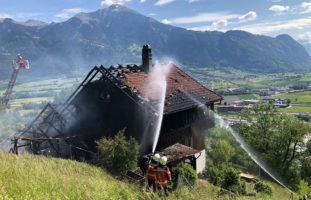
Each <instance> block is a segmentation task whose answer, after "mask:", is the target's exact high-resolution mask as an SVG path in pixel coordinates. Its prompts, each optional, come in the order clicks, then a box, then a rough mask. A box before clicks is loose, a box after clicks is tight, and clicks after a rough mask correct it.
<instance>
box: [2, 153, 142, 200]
mask: <svg viewBox="0 0 311 200" xmlns="http://www.w3.org/2000/svg"><path fill="white" fill-rule="evenodd" d="M0 160H1V162H0V169H1V170H0V199H143V198H141V196H140V193H139V192H138V191H139V189H138V188H137V186H135V185H130V184H127V183H125V182H122V181H119V180H116V179H114V178H113V177H112V176H110V175H108V174H107V173H105V172H104V171H103V170H101V169H100V168H97V167H94V166H90V165H88V164H85V163H79V162H75V161H70V160H63V159H56V158H45V157H40V156H34V155H20V156H16V155H13V154H7V153H0Z"/></svg>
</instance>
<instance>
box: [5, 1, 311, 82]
mask: <svg viewBox="0 0 311 200" xmlns="http://www.w3.org/2000/svg"><path fill="white" fill-rule="evenodd" d="M29 24H31V25H29ZM145 43H149V44H150V45H151V46H152V48H153V55H154V56H155V57H156V58H161V57H171V58H172V59H174V60H175V61H177V62H178V63H179V64H181V65H182V66H188V67H218V68H221V67H222V68H226V67H233V68H237V69H241V70H246V71H252V72H282V71H295V70H309V69H311V59H310V56H309V55H308V53H307V52H306V50H305V49H304V47H303V46H302V45H300V44H299V43H298V42H296V41H295V40H293V39H292V38H291V37H290V36H288V35H280V36H278V37H276V38H272V37H268V36H262V35H253V34H250V33H248V32H244V31H228V32H226V33H222V32H216V31H213V32H196V31H191V30H186V29H183V28H179V27H174V26H171V25H166V24H162V23H160V22H158V21H156V20H154V19H152V18H149V17H146V16H143V15H141V14H140V13H138V12H136V11H134V10H131V9H129V8H126V7H123V6H120V5H112V6H110V7H109V8H106V9H101V10H98V11H95V12H91V13H79V14H77V15H76V16H74V17H72V18H70V19H69V20H67V21H65V22H60V23H50V24H45V23H40V22H36V21H30V22H28V23H19V22H16V21H14V20H12V19H4V20H1V21H0V63H1V64H0V78H1V79H3V78H8V77H9V74H10V73H11V72H10V70H11V69H10V67H9V66H10V63H11V62H12V58H14V57H15V55H16V54H17V53H22V54H23V55H24V57H26V58H27V59H29V60H30V62H31V67H32V68H31V70H28V71H27V72H23V74H24V75H37V76H38V75H39V74H40V75H42V74H43V75H44V74H47V75H51V74H56V73H68V72H70V71H72V70H78V69H77V67H81V68H84V69H85V68H90V67H91V66H94V65H96V64H104V65H106V66H107V65H112V64H118V63H140V61H141V57H140V55H141V47H142V45H143V44H145Z"/></svg>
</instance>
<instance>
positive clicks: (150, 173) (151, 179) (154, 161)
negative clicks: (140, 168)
mask: <svg viewBox="0 0 311 200" xmlns="http://www.w3.org/2000/svg"><path fill="white" fill-rule="evenodd" d="M159 161H160V154H158V153H156V154H155V155H154V156H152V158H151V159H150V161H149V163H148V166H147V174H146V177H147V181H148V188H149V189H150V188H152V189H153V191H154V192H155V190H156V184H155V178H156V176H155V168H156V167H157V165H158V164H159Z"/></svg>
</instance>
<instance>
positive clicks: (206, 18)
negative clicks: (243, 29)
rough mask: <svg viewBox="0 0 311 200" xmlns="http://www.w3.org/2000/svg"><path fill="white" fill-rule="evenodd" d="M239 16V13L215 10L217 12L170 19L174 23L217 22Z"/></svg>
mask: <svg viewBox="0 0 311 200" xmlns="http://www.w3.org/2000/svg"><path fill="white" fill-rule="evenodd" d="M237 17H239V15H237V14H232V13H227V12H215V13H200V14H197V15H195V16H190V17H179V18H173V19H170V21H171V22H172V23H174V24H191V23H203V22H215V21H219V20H229V19H234V18H237Z"/></svg>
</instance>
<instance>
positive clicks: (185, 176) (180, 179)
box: [174, 163, 198, 187]
mask: <svg viewBox="0 0 311 200" xmlns="http://www.w3.org/2000/svg"><path fill="white" fill-rule="evenodd" d="M174 175H175V176H176V177H177V179H175V183H176V185H178V184H183V185H186V186H190V187H192V186H195V185H196V183H197V181H198V175H197V172H196V171H195V170H194V169H193V167H192V166H191V165H189V164H186V163H181V164H179V165H178V166H177V168H176V169H175V170H174Z"/></svg>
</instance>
